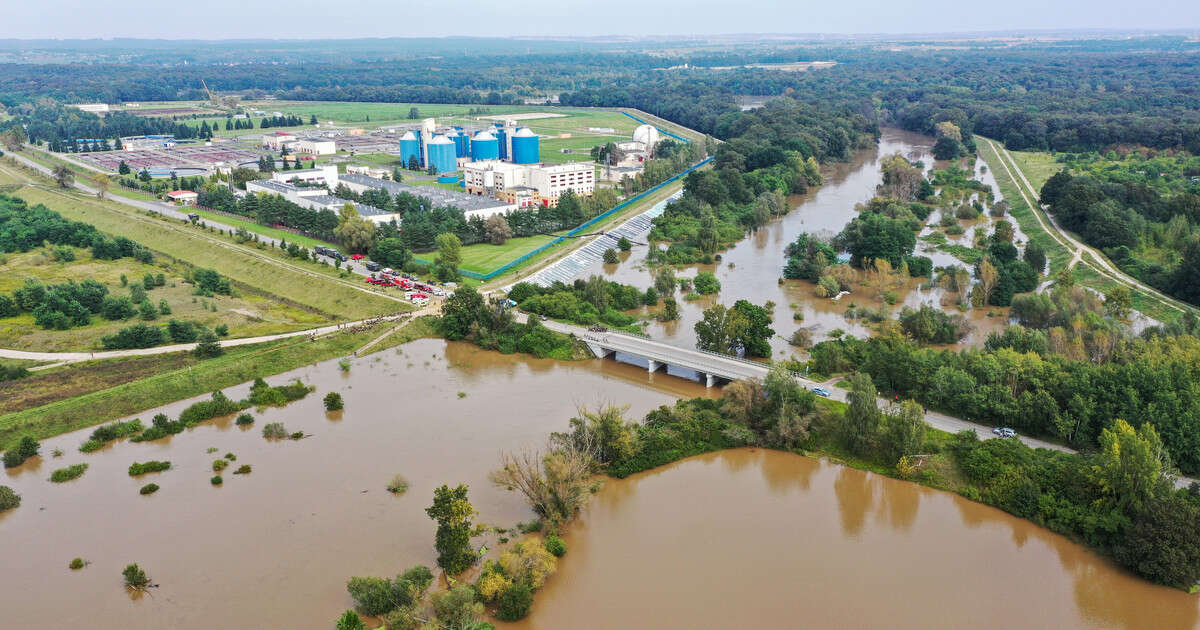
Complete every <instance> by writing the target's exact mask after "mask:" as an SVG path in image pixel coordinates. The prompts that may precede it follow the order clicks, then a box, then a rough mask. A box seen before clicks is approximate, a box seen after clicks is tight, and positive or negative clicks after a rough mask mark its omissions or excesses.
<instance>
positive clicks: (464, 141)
mask: <svg viewBox="0 0 1200 630" xmlns="http://www.w3.org/2000/svg"><path fill="white" fill-rule="evenodd" d="M450 139H451V140H453V141H454V155H455V156H457V157H467V156H469V155H471V136H470V135H468V134H467V133H466V132H465V131H463V130H462V129H461V128H459V129H455V131H454V132H453V133H451V134H450Z"/></svg>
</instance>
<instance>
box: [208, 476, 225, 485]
mask: <svg viewBox="0 0 1200 630" xmlns="http://www.w3.org/2000/svg"><path fill="white" fill-rule="evenodd" d="M208 482H209V483H211V484H212V485H214V486H219V485H221V484H223V483H225V480H224V479H221V475H213V477H212V479H209V480H208Z"/></svg>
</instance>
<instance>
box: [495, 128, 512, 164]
mask: <svg viewBox="0 0 1200 630" xmlns="http://www.w3.org/2000/svg"><path fill="white" fill-rule="evenodd" d="M492 133H493V134H494V135H495V136H496V142H497V143H498V144H499V145H500V159H501V160H507V159H508V141H509V140H510V138H509V137H508V133H507V132H505V131H504V125H501V124H500V123H496V130H495V131H493V132H492Z"/></svg>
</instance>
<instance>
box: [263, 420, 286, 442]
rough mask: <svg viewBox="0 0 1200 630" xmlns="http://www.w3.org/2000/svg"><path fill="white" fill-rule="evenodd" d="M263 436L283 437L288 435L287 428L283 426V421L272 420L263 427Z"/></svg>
mask: <svg viewBox="0 0 1200 630" xmlns="http://www.w3.org/2000/svg"><path fill="white" fill-rule="evenodd" d="M262 434H263V437H265V438H273V439H283V438H285V437H287V436H288V432H287V429H285V428H283V423H282V422H270V423H268V424H267V426H265V427H263V431H262Z"/></svg>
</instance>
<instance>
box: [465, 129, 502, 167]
mask: <svg viewBox="0 0 1200 630" xmlns="http://www.w3.org/2000/svg"><path fill="white" fill-rule="evenodd" d="M471 158H472V159H474V160H475V161H476V162H479V161H482V160H498V159H500V141H498V140H496V137H495V136H493V135H492V134H490V133H488V132H486V131H480V132H479V133H477V134H475V137H474V138H471Z"/></svg>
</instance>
